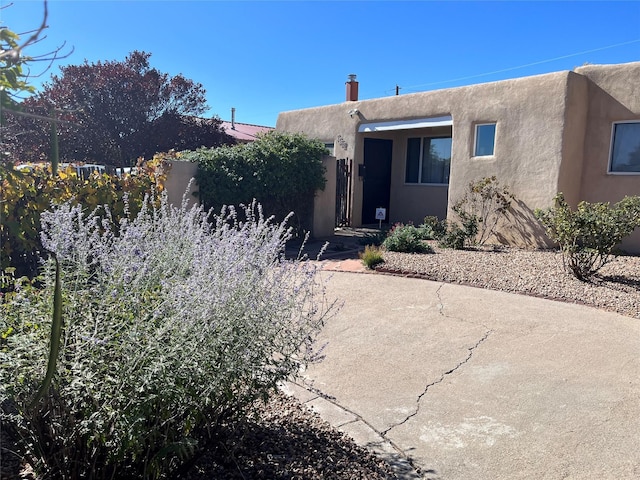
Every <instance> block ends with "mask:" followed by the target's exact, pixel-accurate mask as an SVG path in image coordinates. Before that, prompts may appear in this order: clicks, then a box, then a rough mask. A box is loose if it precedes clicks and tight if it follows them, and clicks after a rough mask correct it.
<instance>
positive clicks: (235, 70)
mask: <svg viewBox="0 0 640 480" xmlns="http://www.w3.org/2000/svg"><path fill="white" fill-rule="evenodd" d="M11 3H13V5H11V6H9V7H8V8H4V9H2V10H0V21H1V23H2V25H4V26H7V27H9V28H10V29H12V30H14V31H16V32H26V31H28V30H31V29H33V28H35V27H36V26H37V25H39V23H40V21H41V13H42V1H41V0H13V1H11V0H0V5H2V6H6V5H9V4H11ZM48 23H49V29H48V31H47V38H46V40H45V41H44V42H42V43H41V44H40V45H38V46H36V47H33V48H32V49H31V51H28V52H27V53H29V54H31V55H34V54H37V53H41V52H44V51H46V50H50V49H52V48H54V47H56V46H58V45H61V44H62V43H63V42H65V41H66V42H67V45H68V46H73V47H74V48H75V51H74V53H73V54H72V55H71V56H70V57H69V58H67V59H65V60H63V61H61V62H58V63H57V64H56V65H55V66H54V67H53V68H52V70H51V72H53V73H55V72H57V71H58V67H59V66H60V65H63V64H80V63H82V62H83V61H84V60H85V59H87V60H88V61H90V62H94V61H98V60H122V59H124V58H125V57H126V55H127V54H128V53H129V52H131V51H133V50H143V51H146V52H149V53H151V54H152V56H151V60H150V61H151V64H152V66H153V67H156V68H158V69H159V70H161V71H163V72H168V73H170V74H178V73H182V74H183V75H184V76H186V77H188V78H191V79H192V80H194V81H197V82H200V83H202V84H203V85H204V87H205V89H206V90H207V100H208V104H209V106H210V107H211V108H210V110H209V111H208V113H207V115H218V116H219V117H221V118H222V119H225V120H228V119H230V117H231V113H230V111H231V108H232V107H235V108H236V120H237V121H239V122H245V123H254V124H258V125H269V126H275V123H276V119H277V116H278V113H279V112H281V111H287V110H296V109H300V108H307V107H314V106H320V105H327V104H333V103H340V102H342V101H344V99H345V85H344V83H345V81H346V80H347V75H348V74H350V73H355V74H357V75H358V81H359V82H360V88H359V90H360V99H369V98H377V97H381V96H388V95H393V94H395V86H396V85H399V86H400V87H401V89H400V94H406V93H413V92H417V91H424V90H434V89H440V88H450V87H455V86H460V85H468V84H472V83H481V82H489V81H496V80H501V79H506V78H515V77H522V76H528V75H536V74H541V73H548V72H553V71H559V70H571V69H573V68H574V67H576V66H580V65H583V64H584V63H585V62H589V63H595V64H599V63H624V62H632V61H640V1H586V2H581V1H535V2H526V1H493V2H487V1H409V2H402V1H354V2H343V1H306V2H302V1H280V2H276V1H259V2H255V1H253V2H252V1H234V2H223V1H206V0H200V1H168V0H167V1H158V0H139V1H135V0H133V1H102V0H83V1H76V0H50V1H49V22H48ZM51 72H48V73H47V74H46V75H45V76H44V78H41V79H40V81H46V80H48V78H49V76H50V73H51ZM36 83H37V82H36Z"/></svg>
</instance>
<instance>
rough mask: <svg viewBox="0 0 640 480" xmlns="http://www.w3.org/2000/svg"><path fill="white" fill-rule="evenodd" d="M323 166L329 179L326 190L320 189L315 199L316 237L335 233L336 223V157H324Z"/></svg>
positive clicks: (314, 233)
mask: <svg viewBox="0 0 640 480" xmlns="http://www.w3.org/2000/svg"><path fill="white" fill-rule="evenodd" d="M322 166H323V167H324V168H325V174H324V177H325V179H326V181H327V183H326V184H325V187H324V190H318V191H317V192H316V196H315V198H314V201H313V231H312V232H311V235H312V236H313V237H314V238H322V237H329V236H331V235H333V230H334V228H335V225H336V157H324V158H323V159H322Z"/></svg>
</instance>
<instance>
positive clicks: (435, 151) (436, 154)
mask: <svg viewBox="0 0 640 480" xmlns="http://www.w3.org/2000/svg"><path fill="white" fill-rule="evenodd" d="M423 152H424V154H423V159H422V176H421V177H420V183H449V170H450V166H451V138H425V139H424V150H423Z"/></svg>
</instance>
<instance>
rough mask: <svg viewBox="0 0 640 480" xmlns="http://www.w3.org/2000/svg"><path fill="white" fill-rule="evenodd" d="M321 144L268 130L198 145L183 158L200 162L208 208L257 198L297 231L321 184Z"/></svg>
mask: <svg viewBox="0 0 640 480" xmlns="http://www.w3.org/2000/svg"><path fill="white" fill-rule="evenodd" d="M327 153H328V152H327V149H326V148H325V146H324V145H323V144H322V143H321V142H319V141H317V140H312V139H310V138H307V137H306V136H304V135H302V134H290V133H283V132H275V131H273V132H269V133H267V134H265V135H261V136H260V137H259V138H258V140H256V141H255V142H252V143H248V144H241V145H234V146H231V147H229V146H227V147H220V148H214V149H200V150H197V151H195V152H191V153H187V154H186V155H185V156H184V157H185V158H186V159H188V160H191V161H195V162H198V164H199V167H200V168H199V170H198V175H197V178H196V179H197V181H198V185H199V190H200V200H201V201H202V202H203V204H204V205H205V206H206V207H207V208H215V209H216V210H218V209H220V208H221V207H222V206H223V205H238V204H241V203H243V204H249V203H251V201H252V200H253V199H256V200H257V201H258V202H260V203H261V204H262V207H263V209H264V213H265V214H266V215H275V216H276V218H277V219H278V220H281V219H283V218H284V217H285V216H286V215H288V214H289V213H290V212H294V213H295V218H294V221H295V222H296V227H297V228H298V230H301V229H310V227H311V225H310V223H311V215H312V212H313V198H314V195H315V192H316V190H319V189H324V186H325V182H326V180H325V178H324V167H323V165H322V156H323V155H324V154H327Z"/></svg>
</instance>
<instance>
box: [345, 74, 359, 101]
mask: <svg viewBox="0 0 640 480" xmlns="http://www.w3.org/2000/svg"><path fill="white" fill-rule="evenodd" d="M346 85H347V102H357V101H358V82H357V81H356V75H355V74H354V73H352V74H350V75H349V81H348V82H347V83H346Z"/></svg>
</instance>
